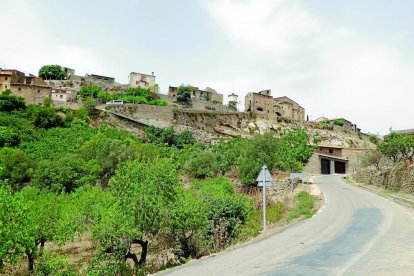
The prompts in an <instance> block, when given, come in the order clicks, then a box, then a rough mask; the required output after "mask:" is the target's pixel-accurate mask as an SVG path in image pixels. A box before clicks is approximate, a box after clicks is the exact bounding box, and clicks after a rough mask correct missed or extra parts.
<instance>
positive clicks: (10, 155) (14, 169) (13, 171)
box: [0, 148, 33, 191]
mask: <svg viewBox="0 0 414 276" xmlns="http://www.w3.org/2000/svg"><path fill="white" fill-rule="evenodd" d="M32 172H33V162H32V160H31V159H30V158H29V157H28V156H27V155H26V154H25V153H24V152H23V151H22V150H20V149H14V148H2V149H0V179H1V180H5V181H7V182H6V183H7V184H8V185H10V187H11V188H12V190H13V191H19V190H20V189H22V188H23V187H24V185H25V184H26V183H28V182H29V181H30V178H31V175H32Z"/></svg>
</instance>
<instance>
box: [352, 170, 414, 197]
mask: <svg viewBox="0 0 414 276" xmlns="http://www.w3.org/2000/svg"><path fill="white" fill-rule="evenodd" d="M352 179H353V180H355V181H356V182H359V183H365V184H369V185H374V186H378V187H381V188H384V189H390V190H393V191H403V192H407V193H414V167H413V166H408V167H407V166H406V165H402V164H399V165H396V166H394V167H393V168H388V169H384V170H382V171H379V170H377V169H374V168H365V169H362V170H359V171H358V172H357V173H355V174H353V175H352Z"/></svg>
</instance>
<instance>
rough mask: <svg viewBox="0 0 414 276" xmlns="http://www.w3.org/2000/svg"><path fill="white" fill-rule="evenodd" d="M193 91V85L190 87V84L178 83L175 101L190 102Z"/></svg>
mask: <svg viewBox="0 0 414 276" xmlns="http://www.w3.org/2000/svg"><path fill="white" fill-rule="evenodd" d="M193 92H194V87H192V86H191V85H183V84H182V85H180V86H179V87H178V90H177V101H179V102H182V103H188V102H190V101H191V96H192V95H193Z"/></svg>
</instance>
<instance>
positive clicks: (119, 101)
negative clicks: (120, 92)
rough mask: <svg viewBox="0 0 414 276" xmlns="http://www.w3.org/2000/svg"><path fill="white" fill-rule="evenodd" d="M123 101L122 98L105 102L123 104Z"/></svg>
mask: <svg viewBox="0 0 414 276" xmlns="http://www.w3.org/2000/svg"><path fill="white" fill-rule="evenodd" d="M123 103H124V101H122V100H112V101H109V102H107V103H106V104H123Z"/></svg>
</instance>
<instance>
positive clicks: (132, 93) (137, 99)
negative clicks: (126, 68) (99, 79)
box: [79, 85, 167, 106]
mask: <svg viewBox="0 0 414 276" xmlns="http://www.w3.org/2000/svg"><path fill="white" fill-rule="evenodd" d="M155 89H156V87H155V88H154V87H150V88H142V87H135V88H129V89H127V90H126V91H124V92H118V93H108V92H104V91H102V89H101V88H100V87H99V86H96V85H85V86H82V87H81V89H80V91H79V94H80V96H81V97H82V99H83V100H84V101H86V100H87V99H95V100H96V101H98V102H100V103H106V102H109V101H111V100H122V101H124V102H125V103H136V104H150V105H160V106H166V105H167V101H165V100H163V99H159V98H158V96H156V94H154V93H153V91H155Z"/></svg>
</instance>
